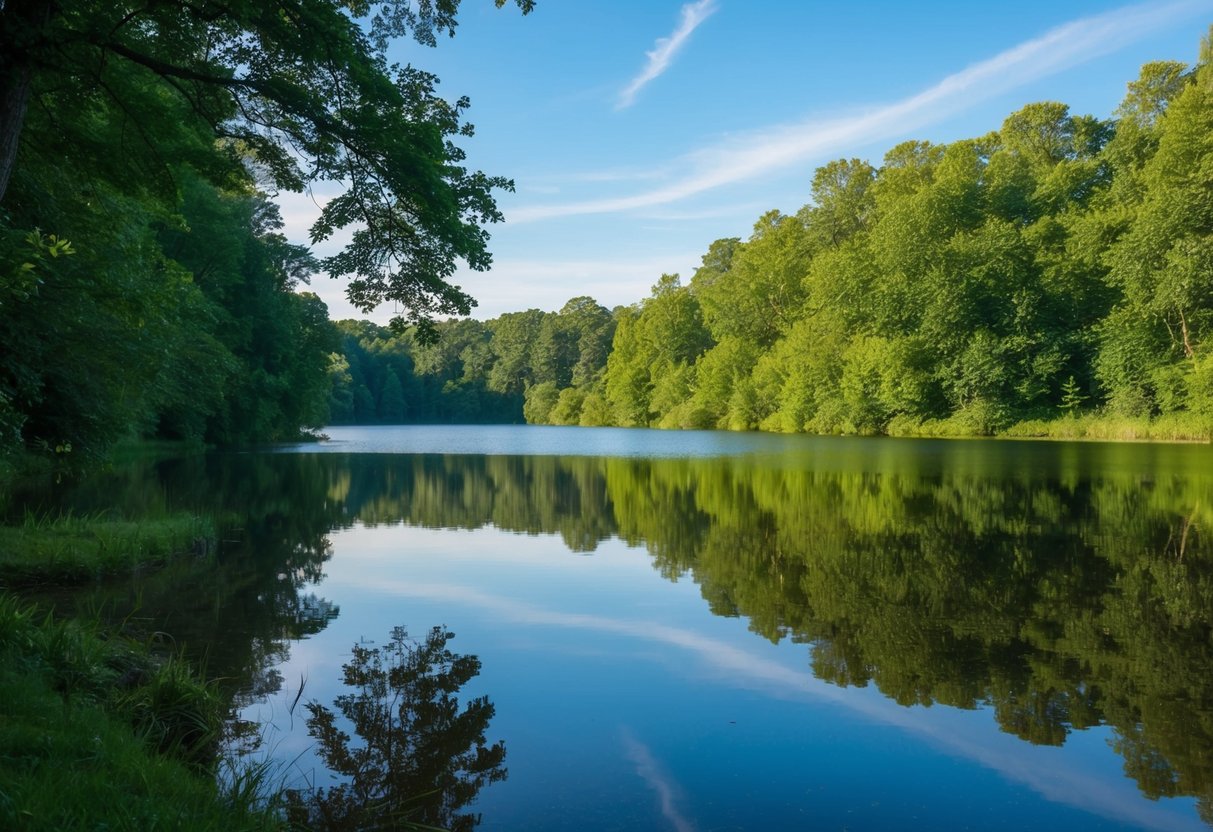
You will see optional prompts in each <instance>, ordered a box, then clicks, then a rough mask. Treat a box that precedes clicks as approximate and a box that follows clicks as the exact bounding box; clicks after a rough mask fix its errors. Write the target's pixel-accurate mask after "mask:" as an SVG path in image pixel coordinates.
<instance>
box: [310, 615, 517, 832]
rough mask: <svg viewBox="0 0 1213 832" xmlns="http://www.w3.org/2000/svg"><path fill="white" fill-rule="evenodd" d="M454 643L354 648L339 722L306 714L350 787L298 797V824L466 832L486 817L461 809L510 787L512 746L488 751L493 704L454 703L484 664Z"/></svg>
mask: <svg viewBox="0 0 1213 832" xmlns="http://www.w3.org/2000/svg"><path fill="white" fill-rule="evenodd" d="M452 636H453V633H450V632H447V631H445V630H444V629H443V628H441V627H435V628H434V629H432V630H430V632H429V633H428V634H427V635H426V638H425V641H423V642H412V641H410V640H409V638H408V636H407V634H406V633H405V631H404V629H403V628H401V627H397V628H395V629H394V630H393V631H392V636H391V641H390V642H389V643H388V644H387V645H385V646H383V647H372V648H368V647H363V646H360V645H354V655H353V659H351V661H350V662H349V663H347V664H345V665H344V666H343V670H344V680H345V684H346V685H347V686H348V687H349V688H351V689H352V691H351V692H350V693H345V694H342V695H340V696H338V697H337V698H336V700H334V703H333V705H334V707H335V708H336V710H337V711H338V712H339V713H340V715H341V717H342V721H340V722H339V720H338V717H337V715H336V714H335V713H334V712H333V711H332V710H330V709H329V708H326V707H325V706H323V705H320V704H319V703H316V702H312V703H309V704H308V706H307V708H308V712H309V714H310V716H309V717H308V720H307V725H308V731H309V733H311V735H312V736H313V737H315V738H316V740H317V742H318V743H319V753H320V756H321V757H322V758H323V760H324V762H325V765H326V766H327V767H328V768H329V770H331V771H332V772H334V773H336V774H337V775H339V776H341V777H344V778H346V782H343V783H341V784H339V785H336V786H332V787H330V788H327V789H326V788H318V789H316V790H314V791H312V792H298V791H296V792H291V793H290V795H289V797H290V805H289V816H290V820H291V821H292V823H293V824H295V825H297V826H298V825H302V826H304V827H305V828H309V829H315V830H326V829H334V830H353V829H397V828H401V827H402V826H405V827H408V826H411V825H416V826H417V827H419V828H421V827H424V828H432V827H435V826H436V827H441V828H445V829H451V830H455V832H461V830H470V829H472V828H474V827H475V826H477V825H478V824H479V823H480V816H479V815H474V814H470V813H463V812H461V810H462V809H463V808H464V807H466V806H468V805H470V804H471V803H472V801H473V800H475V798H476V795H477V794H478V793H479V792H480V790H481V789H482V788H483V787H484V786H486V785H488V784H489V783H495V782H498V781H500V780H504V779H505V777H506V769H505V767H504V766H503V761H504V759H505V746H504V744H502V743H501V742H497V743H495V744H493V745H488V744H486V741H485V731H486V730H487V729H488V725H489V721H490V720H491V719H492V717H493V711H494V709H493V705H492V703H490V702H489V700H488V698H487V697H483V696H482V697H478V698H475V699H472V700H470V701H468V702H467V703H465V704H464V706H463V707H462V708H460V706H459V700H458V698H457V694H458V692H459V690H460V689H461V688H462V687H463V686H464V685H465V684H467V682H468V681H469V680H470V679H472V678H473V677H474V676H476V675H477V674H479V673H480V660H479V659H477V658H476V657H475V656H461V655H458V654H455V653H452V652H451V651H450V650H448V649H447V646H446V645H447V642H448V641H449V640H450V639H451V638H452ZM346 725H349V726H352V728H353V731H354V733H355V734H356V735H357V736H358V738H359V741H360V742H359V743H358V744H357V745H355V744H354V741H353V739H352V738H351V736H350V735H349V734H348V733H346V731H345V730H344V726H346Z"/></svg>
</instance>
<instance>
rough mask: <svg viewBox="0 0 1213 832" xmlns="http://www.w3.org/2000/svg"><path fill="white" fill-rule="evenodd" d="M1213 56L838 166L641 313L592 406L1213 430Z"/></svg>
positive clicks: (622, 322)
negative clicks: (1088, 420) (1102, 418)
mask: <svg viewBox="0 0 1213 832" xmlns="http://www.w3.org/2000/svg"><path fill="white" fill-rule="evenodd" d="M1211 57H1213V55H1211V54H1210V45H1209V42H1208V41H1206V43H1205V46H1204V49H1203V51H1202V58H1201V63H1200V64H1199V65H1198V66H1197V67H1196V68H1195V69H1189V68H1187V67H1185V66H1184V65H1183V64H1180V63H1174V62H1163V63H1151V64H1147V65H1146V66H1145V67H1144V68H1143V69H1142V73H1141V76H1140V77H1139V78H1138V80H1136V81H1134V82H1132V83H1131V84H1130V85H1129V89H1128V95H1127V96H1126V98H1125V100H1124V102H1123V103H1122V104H1121V106H1120V109H1119V110H1118V112H1117V114H1116V118H1115V119H1114V120H1108V121H1104V120H1100V119H1096V118H1093V117H1090V116H1074V115H1071V114H1070V112H1069V110H1068V108H1067V107H1066V106H1064V105H1062V104H1057V103H1040V104H1032V105H1029V106H1027V107H1025V108H1023V109H1022V110H1020V111H1018V112H1016V113H1013V114H1012V115H1011V116H1009V117H1008V118H1007V119H1006V121H1005V122H1004V123H1003V125H1002V127H1001V129H1000V130H998V131H997V132H994V133H990V134H988V135H985V136H981V137H979V138H975V139H969V140H964V141H956V142H953V143H951V144H948V145H935V144H930V143H927V142H913V141H912V142H906V143H903V144H900V145H898V146H896V147H894V148H893V149H892V150H890V151H889V152H888V153H887V154H886V156H885V158H884V163H883V165H881V166H880V167H873V166H872V165H870V164H868V163H867V162H864V161H861V160H859V159H848V160H839V161H835V162H831V163H830V164H828V165H826V166H824V167H822V168H820V169H818V171H817V172H816V175H815V176H814V178H813V184H812V202H811V204H810V205H808V206H806V207H804V208H802V209H801V210H800V211H798V212H797V213H795V214H793V215H784V214H781V213H778V212H770V213H768V214H765V215H764V216H763V217H761V218H760V219H759V220H758V222H757V224H756V225H755V227H754V232H753V234H752V235H751V236H750V238H749V239H748V240H746V241H744V242H743V241H741V240H738V239H726V240H718V241H717V242H715V243H713V244H712V246H711V247H710V248H709V250H708V252H707V254H705V255H704V257H703V264H702V266H701V267H700V268H699V269H698V270H696V272H695V274H694V275H693V276H692V278H691V280H690V282H689V285H682V284H681V283H680V281H679V280H678V278H677V277H676V276H668V275H667V276H663V277H662V279H661V280H660V281H659V282H658V283H657V285H656V286H654V288H653V293H652V295H651V296H650V297H649V298H648V299H646V300H644V301H642V302H641V303H639V304H637V305H635V306H633V307H631V308H629V309H626V310H624V311H623V312H622V313H621V314H620V316H619V318H618V328H617V330H616V334H615V339H614V343H613V345H612V350H611V354H610V358H609V360H608V362H607V369H606V373H605V375H604V377H603V379H602V382H601V384H600V385H599V386H598V387H597V388H587V389H586V401H587V402H589V401H591V399H590V396H591V394H593V395H596V396H598V397H601V398H602V399H603V400H605V402H606V404H607V412H609V414H610V420H611V421H612V422H613V423H614V424H618V425H657V426H661V427H697V428H732V429H753V428H761V429H765V430H776V431H789V432H791V431H805V430H807V431H813V432H821V433H834V432H859V433H874V432H890V433H899V432H901V433H933V432H938V433H963V434H986V433H991V432H995V431H999V430H1003V429H1006V428H1008V427H1009V426H1011V425H1012V424H1014V423H1016V422H1022V421H1024V420H1031V419H1055V418H1057V417H1059V416H1064V415H1066V414H1072V413H1078V412H1080V411H1085V410H1089V409H1094V408H1100V409H1102V410H1103V412H1105V413H1107V414H1109V415H1115V416H1126V417H1152V416H1159V415H1163V414H1183V415H1184V416H1185V418H1190V419H1191V420H1192V423H1193V424H1195V425H1203V426H1204V427H1203V428H1198V429H1200V430H1203V432H1204V433H1206V434H1207V433H1208V426H1209V425H1210V424H1213V354H1211V353H1210V351H1209V344H1210V343H1211V342H1210V341H1209V340H1208V339H1209V336H1210V335H1213V191H1211V190H1210V185H1211V184H1213V66H1210V65H1209V60H1210V58H1211ZM561 395H562V396H565V395H566V394H565V393H564V392H563V391H562V393H561ZM594 404H595V409H594V410H593V411H592V412H591V413H590V415H589V419H588V421H589V422H591V423H594V422H597V421H598V420H599V419H600V411H599V410H598V409H596V405H597V401H596V400H595V401H594ZM558 415H559V417H560V418H551V417H550V418H549V421H579V420H581V416H580V415H579V414H564V413H561V414H558ZM566 415H571V416H573V417H574V418H572V419H568V418H565V417H566Z"/></svg>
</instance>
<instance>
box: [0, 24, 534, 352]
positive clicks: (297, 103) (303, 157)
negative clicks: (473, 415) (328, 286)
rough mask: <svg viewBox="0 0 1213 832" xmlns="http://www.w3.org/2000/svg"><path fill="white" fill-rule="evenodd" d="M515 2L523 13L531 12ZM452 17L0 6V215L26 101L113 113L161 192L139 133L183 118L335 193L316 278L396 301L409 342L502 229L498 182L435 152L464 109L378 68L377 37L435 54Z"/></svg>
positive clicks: (455, 293) (260, 164)
mask: <svg viewBox="0 0 1213 832" xmlns="http://www.w3.org/2000/svg"><path fill="white" fill-rule="evenodd" d="M505 2H506V0H495V3H496V5H497V6H499V7H500V6H502V5H504V4H505ZM515 3H516V4H517V6H518V7H519V8H520V9H521V10H522V12H523V13H524V14H525V13H527V12H529V11H530V10H531V8H532V7H533V4H534V3H533V0H515ZM458 7H459V0H420V2H417V3H413V2H409V0H384V2H379V3H372V2H370V1H369V0H348V2H341V1H339V0H283V2H280V3H275V4H270V5H267V4H265V3H262V2H259V0H225V2H217V0H201V2H188V1H187V0H167V1H166V2H156V3H146V4H132V3H112V2H108V1H105V0H78V2H73V3H70V4H66V3H57V2H54V0H9V2H7V3H5V4H3V6H0V201H4V200H5V196H6V194H7V188H8V184H9V181H10V178H11V175H12V173H13V171H14V170H15V167H16V166H20V165H21V164H24V163H25V160H26V155H27V154H26V153H25V151H28V150H30V147H29V146H30V145H31V143H36V142H37V141H38V137H37V136H33V137H29V136H25V137H23V136H22V129H23V126H24V125H25V123H26V114H27V111H28V108H29V103H30V101H31V99H33V100H38V99H40V98H42V97H44V96H47V95H49V94H51V93H52V92H53V91H58V90H71V91H72V95H74V96H76V97H77V98H78V99H82V100H87V99H88V98H90V97H101V98H106V99H110V100H112V101H113V104H114V107H115V108H116V109H117V110H118V111H120V112H123V113H126V114H128V115H129V116H130V117H131V121H132V126H133V128H134V129H133V133H134V134H135V135H138V136H140V140H141V141H142V142H143V143H145V144H146V145H148V146H149V148H150V150H151V151H152V152H151V154H150V155H149V156H148V157H146V159H145V161H146V160H151V162H152V164H151V167H152V168H153V172H154V173H155V174H156V178H157V179H159V180H160V181H164V180H166V179H169V180H171V178H172V173H171V170H170V165H169V163H168V161H167V160H168V159H170V158H175V156H174V154H172V152H171V148H170V147H169V144H170V143H171V140H170V139H168V138H167V137H166V136H165V135H164V134H162V133H161V132H160V130H158V129H149V125H157V126H163V125H164V124H166V123H168V119H165V118H164V116H163V115H162V114H163V113H165V112H166V111H168V110H173V109H175V108H177V107H178V106H179V105H182V104H183V105H185V107H186V109H187V111H188V112H189V120H190V121H192V122H195V123H198V124H202V125H205V126H206V127H207V128H208V129H209V131H210V133H211V135H212V137H213V139H217V140H219V141H220V142H221V143H222V146H223V147H224V148H225V149H226V152H227V153H228V154H229V155H230V156H233V157H235V156H240V157H243V158H245V159H247V160H249V162H250V163H251V164H252V165H253V166H254V167H256V168H257V169H258V171H260V172H261V174H263V175H264V176H265V177H266V178H267V179H268V180H269V181H271V182H273V183H274V185H275V186H276V187H280V188H285V189H288V190H295V191H298V190H302V189H303V188H305V187H306V186H308V185H309V184H310V183H314V182H320V181H336V182H340V183H342V185H343V186H344V192H343V193H342V194H341V195H339V196H338V197H336V198H334V199H333V200H331V201H330V202H329V203H327V204H326V205H325V207H324V209H323V211H322V213H321V216H320V218H319V219H318V220H317V221H316V223H315V225H314V226H313V227H312V230H311V236H312V241H313V242H319V241H321V240H325V239H328V238H329V237H331V236H333V235H334V234H335V233H336V232H337V231H338V230H340V229H344V228H348V227H352V228H354V229H355V230H354V231H353V235H352V239H351V242H350V243H349V244H348V245H347V246H346V247H345V248H344V249H343V250H342V251H341V252H339V253H338V254H336V255H334V256H332V257H330V258H328V259H327V260H326V261H325V262H324V268H325V269H326V270H327V271H328V272H329V273H330V274H331V275H333V276H343V275H349V276H350V277H351V280H350V283H349V288H348V294H349V297H350V300H351V302H352V303H354V305H355V306H357V307H358V308H360V309H362V310H365V311H369V310H371V309H373V308H374V307H376V306H377V305H379V304H380V303H382V302H384V301H396V302H398V303H400V304H401V305H402V306H403V308H404V310H405V317H404V318H398V321H400V322H401V323H404V321H405V320H406V319H407V321H409V322H412V323H414V324H418V325H420V326H422V327H423V329H424V328H427V327H428V325H429V324H430V323H431V318H432V315H434V314H466V313H467V312H468V311H469V310H470V308H471V306H472V305H473V304H474V301H473V300H472V298H471V297H470V296H468V295H467V294H465V293H464V292H463V291H462V290H460V289H459V288H458V287H456V286H453V285H451V284H449V283H448V282H447V279H448V278H449V277H450V276H451V275H452V274H453V272H454V270H455V266H456V262H457V261H459V260H463V261H466V262H467V264H468V265H469V266H471V267H472V268H475V269H486V268H488V266H489V264H490V259H491V258H490V256H489V254H488V251H487V249H486V242H487V232H486V231H485V229H484V225H485V224H487V223H489V222H496V221H498V220H500V219H501V214H500V212H499V211H498V209H497V207H496V204H495V202H494V200H493V197H492V191H493V190H494V189H498V188H502V189H509V188H511V187H512V185H511V183H510V182H509V181H508V180H506V179H503V178H500V177H490V176H486V175H484V174H483V173H480V172H475V171H468V170H467V169H466V168H464V167H463V166H462V165H461V164H460V163H461V162H462V160H463V159H464V153H463V151H462V150H460V149H459V148H458V147H457V146H456V145H455V144H454V143H453V142H452V141H451V138H452V137H454V136H467V135H470V134H471V132H472V128H471V126H470V125H468V124H466V123H465V122H463V120H462V116H463V112H464V110H465V109H466V107H467V106H468V101H467V100H466V99H459V100H458V101H456V102H455V103H454V104H451V103H448V102H447V101H445V100H443V99H442V98H440V97H439V96H438V95H437V94H436V93H435V87H436V85H437V82H438V79H437V78H436V77H435V76H433V75H431V74H429V73H426V72H423V71H421V70H419V69H416V68H415V67H413V66H404V67H399V66H393V67H390V68H389V67H388V64H387V60H386V51H387V47H388V44H389V42H390V41H392V40H394V39H399V38H402V37H405V36H411V37H412V38H413V39H414V40H415V41H417V42H418V43H420V44H424V45H434V44H435V42H436V36H437V35H439V34H443V33H445V34H453V33H454V30H455V26H456V12H457V10H458ZM132 80H133V81H135V82H136V83H131V81H132ZM34 152H36V150H35V151H34ZM110 152H111V153H114V152H115V151H114V149H113V148H110ZM208 152H209V151H208ZM176 158H179V157H176Z"/></svg>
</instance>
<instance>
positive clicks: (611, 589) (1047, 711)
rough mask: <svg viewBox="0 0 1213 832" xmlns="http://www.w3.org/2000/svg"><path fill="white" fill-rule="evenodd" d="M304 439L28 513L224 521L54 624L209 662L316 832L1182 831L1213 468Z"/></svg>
mask: <svg viewBox="0 0 1213 832" xmlns="http://www.w3.org/2000/svg"><path fill="white" fill-rule="evenodd" d="M330 432H331V433H332V440H331V441H330V442H325V443H321V444H319V445H303V446H292V447H289V448H278V449H273V450H267V451H265V452H256V453H242V454H211V455H206V456H195V457H188V458H183V459H174V460H162V461H158V462H149V461H142V462H134V463H131V464H129V465H124V466H121V467H116V468H115V469H114V470H112V471H109V472H106V473H103V474H99V475H97V476H95V477H91V478H90V479H88V480H86V481H84V482H81V483H77V484H72V485H64V486H62V487H61V488H60V489H59V490H58V491H57V492H56V493H54V494H51V495H29V496H28V497H27V498H26V500H27V501H28V502H29V503H30V504H33V505H40V506H41V507H43V508H45V507H48V506H52V505H53V506H55V507H57V508H59V509H69V508H70V509H71V510H73V511H77V512H89V511H95V510H98V509H101V508H106V509H115V510H117V511H120V512H122V513H124V514H127V515H128V516H137V515H138V514H139V513H140V512H155V511H164V510H165V509H169V510H182V509H185V510H194V511H200V512H205V513H209V514H212V515H214V516H215V517H217V518H218V519H219V520H220V523H221V525H222V527H223V528H224V529H225V532H224V535H223V537H224V541H225V542H224V544H223V546H222V547H221V549H220V551H219V552H218V554H217V555H214V556H211V557H204V558H187V559H183V560H180V561H177V562H174V563H172V564H171V565H170V566H169V567H168V568H166V569H164V570H161V571H157V572H153V573H149V574H146V575H139V576H134V577H132V578H128V579H123V580H121V581H117V582H111V583H107V584H104V585H99V586H95V587H90V588H87V589H85V590H82V591H81V592H79V593H76V594H74V595H73V596H72V597H70V598H68V597H66V596H60V597H59V598H58V601H59V602H60V603H63V604H69V603H70V604H72V605H76V606H83V607H89V608H100V609H104V610H106V611H107V614H111V615H120V616H126V615H131V611H132V610H135V612H134V613H133V615H134V617H135V618H136V619H138V620H142V621H146V622H147V623H148V625H149V627H154V628H155V629H158V630H160V631H163V632H164V633H167V634H169V636H170V637H171V639H172V640H173V641H174V643H177V644H180V645H183V646H184V647H185V649H187V650H189V651H190V652H191V653H192V654H193V655H195V656H199V657H204V658H205V662H206V666H207V670H208V673H210V674H211V675H212V676H215V677H218V678H220V679H221V684H222V685H223V686H224V689H225V690H227V691H228V692H229V693H230V694H231V695H232V697H233V703H234V705H233V712H234V713H235V714H238V715H239V717H240V718H241V719H242V720H244V721H245V722H246V723H247V724H248V725H249V726H250V727H251V733H252V734H254V735H256V736H258V737H260V739H261V743H260V747H259V748H258V749H257V750H256V751H255V752H253V753H254V756H255V758H257V759H269V760H271V761H272V762H273V764H274V765H275V766H276V771H277V772H278V776H279V777H280V778H282V779H283V780H285V781H286V782H287V783H288V784H289V785H294V786H296V787H298V788H304V787H308V786H321V787H325V788H326V789H328V792H327V794H328V796H329V798H330V799H331V800H330V803H331V805H330V806H329V808H330V809H331V808H332V807H333V806H338V807H339V808H341V810H342V811H353V810H351V809H350V805H351V804H352V803H353V802H354V800H353V796H354V795H355V793H356V792H358V789H357V788H355V786H354V785H353V780H354V779H356V778H353V777H352V775H351V774H350V772H352V771H354V770H355V769H359V770H360V771H363V772H365V771H367V770H372V771H374V772H375V774H374V775H373V776H374V777H377V778H378V780H376V781H375V783H376V785H375V786H374V788H370V789H369V790H367V793H371V792H374V793H376V794H379V795H380V798H377V799H380V800H382V799H383V798H382V795H383V794H384V793H386V792H392V791H394V792H401V793H409V794H411V795H413V797H412V798H410V799H409V800H406V801H405V802H404V803H403V804H402V806H403V809H402V810H401V811H402V812H403V813H412V814H411V815H409V816H410V817H411V818H412V819H420V820H424V821H425V822H427V823H435V824H437V825H443V826H448V827H451V828H460V829H470V828H473V827H475V826H476V825H477V821H479V828H483V829H506V830H515V829H519V830H520V829H527V830H532V829H540V830H541V829H568V828H580V829H604V830H605V829H672V830H678V832H683V830H714V829H790V828H806V829H849V830H858V829H1007V830H1012V829H1029V828H1030V829H1066V830H1083V829H1159V830H1185V829H1207V828H1208V826H1209V823H1210V822H1211V821H1213V536H1211V535H1210V531H1209V530H1210V528H1213V526H1211V524H1213V448H1210V447H1208V446H1196V445H1191V446H1188V445H1130V444H1097V443H1084V444H1078V443H1035V442H1006V441H1001V442H1000V441H930V440H893V439H830V438H811V437H782V436H766V435H757V434H722V433H713V432H689V433H670V432H659V431H643V430H611V429H579V428H533V427H472V428H456V429H451V428H445V427H444V428H427V427H404V428H334V429H331V431H330ZM19 504H20V501H14V505H19ZM397 627H402V628H404V630H405V631H407V636H406V635H405V633H404V632H401V631H397V632H396V633H395V635H393V631H394V628H397ZM436 627H437V628H439V629H438V630H434V629H433V628H436ZM301 689H302V692H300V691H301ZM382 702H389V703H394V704H393V707H396V705H397V704H398V703H400V702H408V703H410V704H409V706H408V708H407V709H405V710H400V711H399V712H398V716H399V718H397V719H395V720H394V721H393V720H391V719H388V720H387V721H384V720H382V719H378V717H377V716H376V715H377V714H378V715H380V716H381V715H382V714H381V712H380V711H381V709H380V710H377V709H376V705H377V703H382ZM406 710H407V713H406ZM375 749H379V750H380V751H376V750H375ZM385 749H386V750H385ZM401 749H403V750H404V751H400V750H401ZM404 752H407V754H406V753H404ZM351 754H352V755H353V756H351ZM358 754H361V755H362V756H358ZM393 755H397V756H395V757H393ZM354 757H357V760H358V761H359V764H358V765H352V764H351V763H350V760H351V759H354ZM343 761H344V762H343ZM343 766H344V767H343ZM402 772H404V773H402ZM429 792H434V793H436V794H439V795H440V796H441V798H442V799H441V800H437V799H429V798H426V799H422V798H418V797H416V795H418V794H423V793H429ZM410 801H411V802H410ZM427 801H428V802H427ZM352 816H353V815H351V817H352Z"/></svg>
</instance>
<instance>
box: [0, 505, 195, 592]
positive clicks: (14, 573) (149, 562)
mask: <svg viewBox="0 0 1213 832" xmlns="http://www.w3.org/2000/svg"><path fill="white" fill-rule="evenodd" d="M214 539H215V524H214V522H213V521H211V520H208V519H205V518H201V517H198V516H196V515H193V514H189V513H177V514H168V515H165V516H162V517H157V518H151V519H144V520H123V519H111V518H107V517H104V516H100V515H98V516H84V517H81V516H75V515H71V514H66V515H60V516H55V517H50V516H45V517H37V516H34V515H32V514H27V515H26V516H25V518H24V520H23V521H22V522H21V523H20V524H18V525H12V526H0V582H3V583H6V584H9V585H27V584H35V583H73V582H79V581H86V580H90V579H93V578H96V577H100V576H104V575H110V574H118V573H123V572H130V571H132V570H134V569H136V568H138V567H143V566H154V565H157V564H161V563H163V562H164V561H166V560H168V559H169V558H171V557H173V556H175V555H180V554H184V553H194V554H204V553H207V552H209V551H210V550H211V549H212V548H213V545H212V544H213V541H214Z"/></svg>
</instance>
